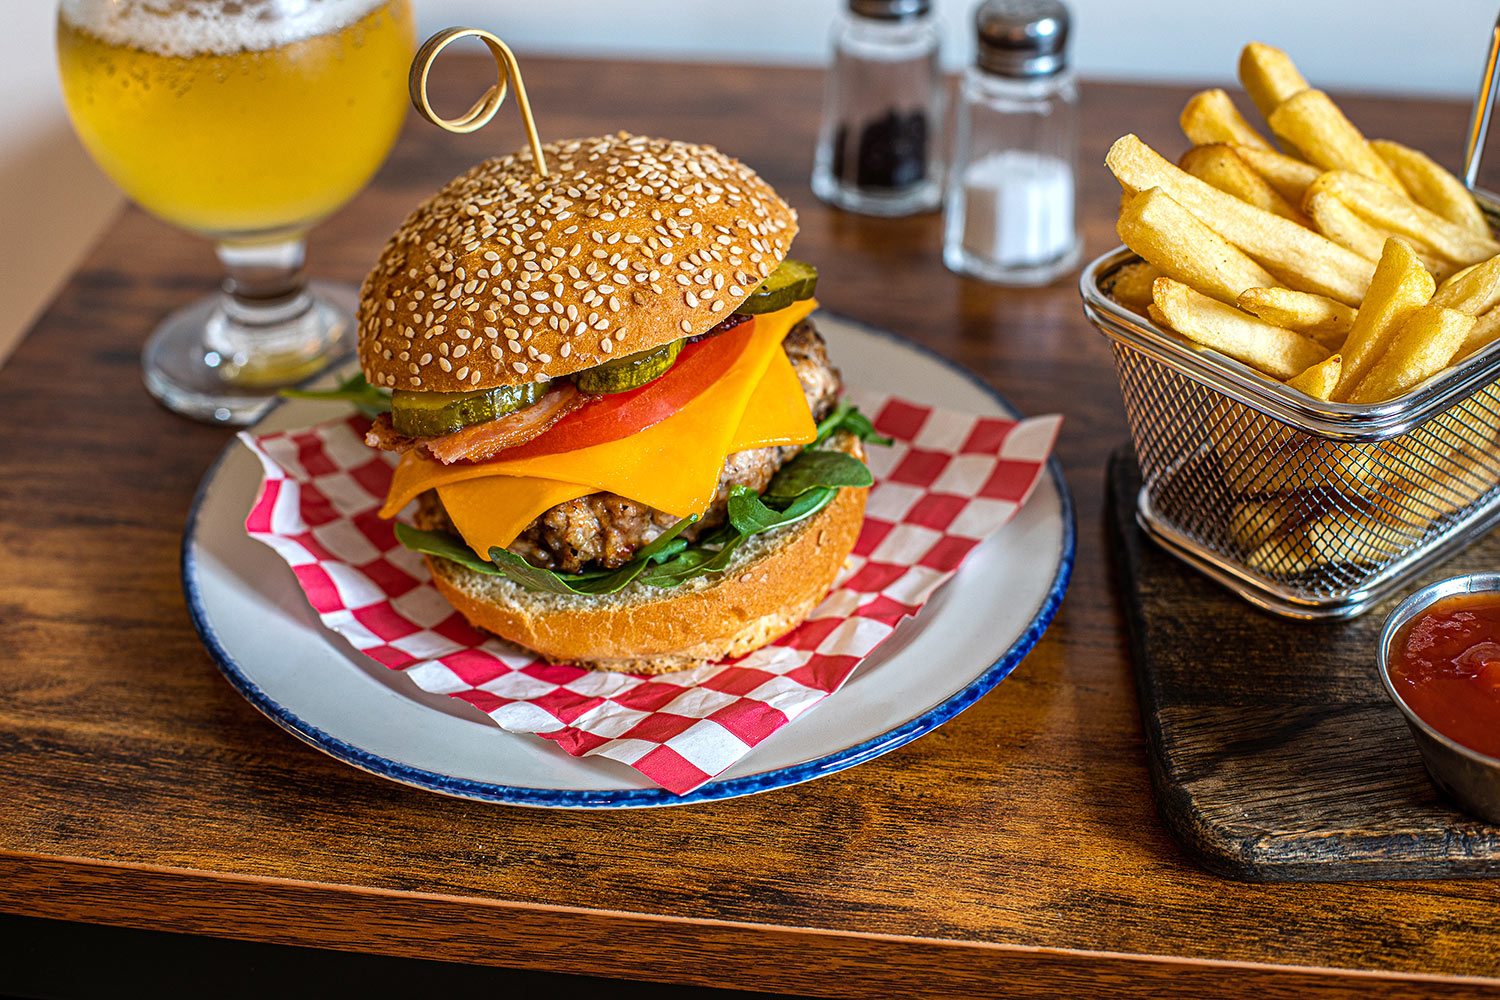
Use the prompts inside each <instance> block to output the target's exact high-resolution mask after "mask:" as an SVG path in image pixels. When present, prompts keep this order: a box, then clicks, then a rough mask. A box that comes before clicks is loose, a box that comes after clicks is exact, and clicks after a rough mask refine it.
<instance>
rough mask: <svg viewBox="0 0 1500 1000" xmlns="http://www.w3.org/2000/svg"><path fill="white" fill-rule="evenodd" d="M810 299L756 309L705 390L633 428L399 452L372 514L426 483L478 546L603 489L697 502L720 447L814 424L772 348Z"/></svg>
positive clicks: (804, 435) (799, 433) (793, 435)
mask: <svg viewBox="0 0 1500 1000" xmlns="http://www.w3.org/2000/svg"><path fill="white" fill-rule="evenodd" d="M813 307H814V303H813V302H811V301H807V302H799V303H797V304H796V305H794V306H791V307H789V308H787V309H783V310H781V311H779V312H776V313H770V314H767V315H763V316H760V317H758V318H757V321H756V329H755V332H754V334H753V336H752V338H751V343H750V344H749V345H748V346H747V347H746V349H745V351H744V353H743V354H742V355H741V356H740V357H739V358H738V359H737V360H736V361H735V364H734V365H733V367H731V369H730V370H729V371H728V372H727V373H725V375H724V376H723V377H722V378H721V379H719V381H718V382H716V383H715V385H714V387H713V389H712V391H709V392H705V393H703V394H702V395H701V396H699V397H697V398H696V399H694V400H692V401H691V402H689V403H688V404H687V405H686V406H684V407H683V408H682V409H681V410H680V411H678V412H677V413H676V414H674V415H672V416H671V417H668V418H667V419H666V420H663V421H662V422H660V423H658V424H657V425H655V426H654V427H650V428H647V429H646V430H644V431H642V432H641V433H639V434H635V435H632V436H631V437H628V438H624V439H622V440H619V441H610V442H606V443H604V444H599V445H594V446H592V447H589V448H581V449H578V450H576V451H572V452H564V453H560V454H555V455H541V456H536V457H533V458H524V459H512V460H506V459H504V458H503V457H502V458H501V459H499V460H497V461H490V462H484V463H478V464H473V465H468V464H456V465H443V464H441V463H439V462H435V461H432V460H430V459H425V458H422V457H420V456H418V455H416V454H415V453H412V452H408V453H407V454H406V455H405V456H404V457H403V458H402V460H401V463H400V465H398V466H397V468H396V473H395V476H394V478H393V480H392V483H391V489H390V493H389V496H388V498H387V500H386V504H385V507H384V508H383V509H382V510H381V514H382V516H385V517H390V516H393V515H394V514H395V513H396V512H398V511H399V510H400V509H401V508H402V507H404V506H405V505H406V504H407V503H408V502H410V500H411V499H412V498H413V497H415V496H416V495H417V494H418V493H421V492H422V491H423V490H427V489H436V490H437V491H438V496H439V497H440V498H441V499H442V501H443V505H444V507H445V508H446V509H447V511H448V514H449V517H450V518H451V519H452V521H453V523H454V527H455V528H457V529H458V530H459V532H460V534H462V535H463V536H464V539H465V541H467V542H468V543H469V545H470V546H471V547H472V548H474V550H475V551H476V552H478V553H480V554H481V555H487V554H488V552H489V549H490V547H491V546H502V547H503V546H505V545H509V544H510V543H511V542H512V541H513V540H514V539H515V537H516V535H518V534H519V533H520V532H521V530H522V529H523V528H525V526H526V525H527V524H529V523H530V522H531V521H532V520H533V519H535V518H536V517H537V515H539V514H541V513H542V512H543V511H545V510H547V509H548V508H549V507H553V506H555V505H557V504H559V503H563V502H565V501H567V500H572V499H575V498H577V497H580V496H584V495H586V494H589V493H594V492H599V491H607V492H611V493H618V494H620V495H621V496H624V497H628V498H630V499H632V500H638V501H640V502H641V503H644V504H647V505H649V506H651V507H655V508H657V509H659V510H664V511H666V512H668V513H670V514H674V515H676V516H678V517H686V516H687V515H689V514H693V513H698V512H700V511H702V510H704V509H705V508H706V507H707V506H708V504H709V502H710V501H711V500H712V499H713V495H714V492H715V491H716V489H717V488H718V480H719V470H720V468H721V467H722V465H723V462H724V456H725V455H728V454H730V453H732V452H736V451H743V450H745V449H747V448H762V447H769V446H771V445H780V444H805V443H807V442H808V441H811V440H812V439H813V437H814V436H815V434H816V428H815V427H814V425H813V421H812V416H811V414H810V413H808V410H807V404H806V400H805V397H804V395H803V393H802V388H801V384H800V383H799V382H798V380H797V375H796V372H795V371H794V370H793V368H792V366H791V363H790V361H788V360H787V358H786V355H785V354H783V353H782V351H781V350H780V347H781V341H782V340H783V339H785V337H786V334H787V333H788V332H790V330H791V328H792V327H793V326H795V325H796V324H797V323H798V322H799V321H800V320H801V319H802V318H803V317H804V316H806V315H807V313H808V312H811V311H812V309H813Z"/></svg>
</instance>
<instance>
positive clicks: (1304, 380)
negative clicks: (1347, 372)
mask: <svg viewBox="0 0 1500 1000" xmlns="http://www.w3.org/2000/svg"><path fill="white" fill-rule="evenodd" d="M1343 367H1344V359H1343V358H1342V357H1341V356H1339V355H1337V354H1335V355H1333V356H1331V357H1327V358H1324V359H1323V360H1322V361H1319V362H1318V363H1317V364H1315V365H1312V366H1311V367H1309V368H1308V369H1307V370H1306V371H1304V372H1302V373H1301V374H1300V375H1298V376H1296V377H1295V378H1289V379H1287V380H1286V385H1287V388H1288V389H1296V390H1297V391H1298V392H1302V393H1306V394H1307V395H1309V396H1311V397H1312V398H1313V399H1323V400H1326V399H1328V398H1329V397H1330V396H1332V395H1333V387H1334V386H1336V385H1338V384H1339V372H1340V371H1341V370H1343Z"/></svg>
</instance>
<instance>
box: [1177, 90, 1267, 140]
mask: <svg viewBox="0 0 1500 1000" xmlns="http://www.w3.org/2000/svg"><path fill="white" fill-rule="evenodd" d="M1178 122H1179V124H1181V125H1182V134H1183V135H1185V136H1187V137H1188V141H1189V142H1191V143H1192V144H1193V145H1195V146H1207V145H1211V144H1213V143H1216V142H1237V143H1241V144H1243V145H1246V146H1254V147H1256V148H1258V149H1266V150H1269V149H1271V144H1270V143H1269V142H1267V141H1266V140H1265V139H1264V138H1262V137H1261V134H1260V133H1259V132H1257V131H1255V129H1254V128H1253V127H1251V125H1250V123H1249V122H1247V121H1245V118H1244V116H1243V115H1241V114H1240V109H1239V108H1236V107H1235V106H1234V101H1232V100H1230V98H1229V95H1228V94H1226V93H1225V92H1224V91H1222V90H1203V91H1199V92H1198V93H1196V94H1194V95H1193V96H1192V97H1190V98H1188V102H1187V105H1186V106H1185V107H1184V108H1183V109H1182V117H1181V118H1179V119H1178Z"/></svg>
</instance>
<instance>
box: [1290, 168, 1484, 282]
mask: <svg viewBox="0 0 1500 1000" xmlns="http://www.w3.org/2000/svg"><path fill="white" fill-rule="evenodd" d="M1307 191H1308V197H1311V196H1312V195H1313V193H1315V192H1318V191H1327V192H1328V193H1330V194H1332V195H1334V196H1335V197H1337V198H1338V199H1339V201H1342V202H1343V203H1344V204H1345V205H1348V206H1349V207H1350V208H1351V209H1353V210H1354V213H1355V214H1356V215H1358V216H1360V217H1361V218H1363V219H1364V220H1365V221H1366V222H1369V223H1372V224H1374V225H1376V226H1379V227H1381V228H1383V229H1388V230H1390V231H1391V232H1392V233H1395V234H1396V235H1397V236H1407V237H1411V238H1412V239H1415V240H1417V241H1419V242H1421V243H1425V244H1427V245H1428V246H1430V247H1432V248H1433V250H1434V251H1436V252H1437V253H1438V254H1439V255H1440V256H1442V257H1444V258H1446V259H1448V260H1450V261H1452V262H1453V263H1455V264H1474V263H1477V262H1478V261H1481V260H1485V259H1486V258H1489V257H1493V256H1495V254H1496V253H1500V243H1496V242H1495V241H1494V240H1492V239H1490V238H1489V237H1487V236H1476V235H1475V234H1473V233H1471V232H1469V231H1468V230H1467V229H1465V228H1464V227H1463V226H1460V225H1458V224H1457V223H1453V222H1449V221H1448V220H1447V219H1445V218H1443V217H1442V216H1441V215H1438V214H1436V213H1435V212H1429V211H1428V210H1427V209H1425V208H1423V207H1422V206H1421V205H1418V204H1417V203H1416V202H1414V201H1412V200H1411V199H1409V198H1406V197H1404V196H1402V195H1399V194H1396V193H1395V192H1393V191H1391V190H1390V189H1389V188H1386V187H1383V186H1382V185H1380V184H1378V183H1376V182H1375V181H1372V180H1370V179H1369V178H1368V177H1365V176H1363V175H1361V174H1356V173H1352V172H1350V171H1347V170H1329V171H1327V172H1325V173H1324V174H1323V176H1321V177H1319V178H1318V179H1317V180H1316V181H1313V183H1312V184H1311V185H1310V186H1309V187H1308V189H1307Z"/></svg>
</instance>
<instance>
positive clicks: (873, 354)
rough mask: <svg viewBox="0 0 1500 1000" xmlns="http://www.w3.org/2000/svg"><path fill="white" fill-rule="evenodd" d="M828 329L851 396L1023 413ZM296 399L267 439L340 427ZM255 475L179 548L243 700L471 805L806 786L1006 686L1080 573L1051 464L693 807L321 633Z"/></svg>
mask: <svg viewBox="0 0 1500 1000" xmlns="http://www.w3.org/2000/svg"><path fill="white" fill-rule="evenodd" d="M817 319H818V329H819V330H820V331H821V332H822V334H823V336H824V337H825V338H827V340H828V345H829V354H830V355H831V356H832V357H833V359H834V361H835V363H836V364H837V365H838V366H839V367H840V368H841V369H842V370H843V373H844V377H845V379H846V380H847V381H848V382H850V383H851V384H854V385H859V386H863V387H868V388H871V389H877V390H884V391H888V392H896V393H899V394H901V395H902V396H905V397H906V398H908V399H915V400H918V401H921V402H926V403H933V404H937V405H941V406H945V407H948V408H950V409H957V410H965V411H968V412H971V413H979V414H986V415H999V416H1008V417H1015V416H1017V414H1016V412H1015V410H1014V409H1013V408H1012V407H1011V406H1010V405H1009V404H1008V403H1006V402H1005V400H1004V399H1002V398H1001V397H1000V396H999V395H998V394H996V393H995V392H994V390H992V389H990V388H989V387H988V386H987V385H986V384H984V383H983V382H982V381H980V380H979V379H978V378H976V377H975V376H974V375H972V374H970V373H969V372H967V371H965V370H963V369H961V368H959V367H957V366H956V365H954V364H952V363H951V362H948V361H946V360H944V359H943V358H941V357H939V356H937V355H935V354H931V353H929V352H927V351H924V350H923V349H921V348H919V347H916V346H915V345H913V344H910V343H908V342H906V341H904V340H901V339H899V338H897V337H895V336H894V335H893V334H889V333H885V332H883V331H879V330H873V329H869V328H866V327H862V326H859V325H856V324H854V323H852V322H850V321H848V320H842V319H839V318H837V317H834V316H830V315H828V314H826V313H823V314H819V316H818V317H817ZM341 405H344V404H330V403H317V402H308V401H303V400H290V401H288V402H286V403H285V404H283V405H281V406H279V407H277V408H276V409H275V410H273V411H272V412H271V414H270V415H269V416H268V417H266V419H265V420H264V421H262V422H261V424H260V425H259V426H258V427H257V428H256V429H257V430H259V431H270V430H281V429H288V428H295V427H304V426H308V425H310V424H313V423H317V422H319V421H321V420H326V419H330V418H331V417H334V416H336V415H337V414H338V412H339V411H338V410H337V409H335V407H336V406H341ZM260 475H261V474H260V465H259V463H258V462H257V461H256V459H255V457H254V456H253V455H251V453H250V452H249V450H248V449H246V448H245V447H244V446H243V445H241V444H239V443H238V442H235V443H232V444H230V445H229V446H228V447H227V448H226V449H225V450H224V453H223V454H222V455H220V456H219V460H218V461H217V462H216V463H215V465H214V467H213V468H212V469H210V470H209V472H208V474H207V475H206V476H205V477H204V479H203V484H202V486H201V487H200V488H199V491H198V497H197V499H196V501H195V502H194V504H193V510H192V513H191V514H190V515H189V518H188V525H187V532H186V535H185V537H184V539H183V550H182V578H183V588H184V590H185V592H186V595H187V602H188V608H189V610H190V611H191V612H192V616H193V622H194V624H195V625H196V626H197V628H198V632H199V635H201V636H202V638H203V642H204V644H205V645H206V646H207V647H208V650H209V652H210V653H212V654H213V657H214V659H215V660H217V661H218V664H219V667H220V669H221V670H223V671H224V674H225V676H226V677H228V678H229V681H230V683H232V684H233V685H234V686H235V687H236V688H237V689H238V690H239V691H240V693H241V694H243V695H244V696H245V697H246V698H248V699H249V700H250V702H251V703H252V704H253V705H255V707H256V708H258V709H260V711H262V712H264V713H265V714H266V715H267V716H268V717H269V718H270V719H271V720H272V721H274V722H276V723H277V724H278V725H280V726H282V727H283V728H285V729H287V730H288V731H290V732H291V733H293V734H294V735H296V736H297V737H298V738H300V739H302V740H304V741H306V742H308V743H310V744H312V745H313V746H315V747H317V748H318V749H320V750H323V751H324V752H326V753H329V754H331V755H332V756H334V757H337V758H338V759H340V760H342V761H344V762H346V763H349V764H352V765H354V766H355V767H359V768H362V769H364V770H367V771H370V772H371V773H374V774H378V775H380V776H382V777H386V778H390V779H392V780H395V781H400V782H403V783H406V784H410V785H416V786H418V787H421V788H426V789H430V790H432V791H436V792H442V793H445V794H449V795H457V796H462V797H465V798H472V799H482V800H486V801H492V802H506V803H511V804H515V805H528V806H552V807H563V808H591V807H594V808H597V807H606V808H608V807H626V806H657V805H677V804H682V803H688V802H700V801H704V800H709V799H724V798H731V797H733V796H738V795H748V794H751V793H753V792H759V791H764V790H766V789H770V788H780V787H782V786H785V785H791V784H795V783H797V782H801V781H807V780H809V779H812V778H816V777H819V776H821V775H824V774H831V773H832V772H834V771H840V770H843V769H844V768H846V767H852V766H853V765H855V764H859V763H862V762H863V761H867V760H870V759H871V758H873V757H877V756H879V755H880V754H883V753H885V752H887V751H889V750H893V749H895V748H896V747H898V746H900V745H902V744H903V743H906V742H908V741H910V740H912V739H915V738H916V737H918V736H920V735H922V734H923V733H925V732H928V731H929V730H931V729H933V728H935V727H937V726H939V725H941V724H942V723H943V722H946V721H947V720H948V719H951V718H952V717H953V716H955V715H957V714H958V713H959V712H960V711H962V710H963V709H965V708H967V707H968V706H969V705H971V704H973V703H974V701H975V700H976V699H977V698H979V696H980V695H982V694H984V693H985V692H987V691H989V690H990V689H991V688H993V687H994V686H995V685H996V684H998V683H999V682H1000V681H1001V680H1003V679H1004V678H1005V676H1006V675H1007V674H1009V673H1010V671H1011V670H1012V669H1013V668H1014V667H1015V665H1016V664H1017V663H1018V662H1020V660H1021V658H1022V657H1023V656H1025V655H1026V653H1027V651H1029V650H1030V649H1031V647H1032V646H1033V645H1034V644H1035V643H1036V641H1037V639H1038V638H1040V636H1041V634H1042V632H1043V630H1045V629H1046V627H1047V624H1048V622H1050V621H1051V620H1052V615H1053V614H1054V613H1055V611H1056V610H1057V606H1058V603H1059V602H1060V601H1061V600H1062V596H1063V592H1064V590H1065V589H1066V588H1067V585H1068V576H1069V574H1070V572H1071V570H1072V567H1073V549H1074V528H1073V510H1072V501H1071V499H1070V498H1069V496H1068V491H1067V486H1066V485H1065V484H1064V482H1063V479H1062V474H1061V472H1060V470H1059V469H1058V466H1057V463H1056V462H1055V461H1053V462H1052V463H1050V464H1049V466H1048V474H1047V475H1046V476H1043V477H1042V480H1041V482H1040V483H1039V484H1038V485H1037V488H1036V490H1035V492H1034V493H1033V494H1032V496H1031V499H1030V500H1029V501H1028V502H1027V504H1026V506H1025V507H1024V508H1022V510H1021V511H1020V512H1019V513H1018V514H1017V515H1016V517H1015V519H1014V520H1012V521H1011V522H1010V523H1009V524H1007V525H1006V526H1005V527H1004V528H1002V529H1001V530H1000V531H999V532H998V533H997V534H996V535H995V536H993V537H992V538H990V539H988V540H987V541H986V542H984V544H982V545H980V546H979V547H978V548H976V549H975V550H974V551H973V552H972V553H971V554H970V555H969V557H968V559H967V560H965V562H964V564H963V566H962V567H961V568H960V569H959V572H958V574H957V575H956V576H955V577H954V578H953V579H952V580H950V581H949V582H948V583H947V585H945V586H944V587H943V588H942V589H941V590H939V591H938V593H937V594H936V595H934V597H933V598H932V600H930V601H929V602H928V603H927V605H926V607H924V608H923V609H922V611H921V613H920V614H918V615H917V616H916V617H915V618H908V619H906V620H905V621H904V622H902V623H901V625H900V626H899V627H898V628H897V629H896V631H895V633H894V634H893V635H892V636H891V637H890V638H889V639H887V640H886V641H885V643H884V644H883V645H881V646H880V647H879V648H878V649H876V650H875V652H874V653H873V654H871V656H870V657H869V658H868V659H867V660H866V661H865V662H864V663H863V664H862V665H861V666H860V667H859V669H858V670H857V671H855V673H854V676H853V677H851V678H850V679H849V681H848V683H847V684H845V685H844V687H843V688H842V689H841V690H839V691H838V692H837V693H835V694H834V695H832V696H831V697H829V698H828V699H826V700H825V701H823V702H822V703H821V704H819V705H818V706H817V707H816V708H815V709H813V710H812V711H811V712H809V713H808V715H807V716H806V717H805V718H803V719H799V720H798V721H796V722H795V723H792V724H791V725H788V726H786V727H785V728H783V729H781V730H779V731H778V732H777V733H776V734H775V735H773V736H771V737H770V738H769V739H767V740H766V741H765V742H764V743H762V744H761V745H760V746H758V747H756V748H755V749H754V750H753V751H751V753H750V754H749V755H747V756H746V757H745V758H744V759H742V760H741V761H740V762H739V763H737V764H736V765H735V766H734V767H732V768H730V769H729V770H728V771H726V772H724V773H723V774H722V775H720V776H719V777H718V778H715V779H714V780H713V781H710V782H708V783H707V784H705V785H703V786H702V787H701V788H699V789H697V790H696V791H693V792H691V793H689V794H687V795H680V796H679V795H673V794H672V793H670V792H667V791H665V790H664V789H661V788H658V787H656V786H655V785H654V784H652V783H651V782H649V781H648V780H647V779H646V778H644V777H643V776H641V775H640V774H637V773H636V772H635V771H633V770H631V769H629V768H627V767H625V766H623V765H620V764H616V763H614V762H611V761H608V760H604V759H602V758H597V757H589V758H577V757H570V756H568V755H567V754H565V753H563V752H562V751H561V750H558V749H557V748H556V747H554V746H553V745H552V744H551V743H550V742H547V741H545V740H542V739H538V738H535V737H530V736H519V735H513V734H510V733H506V732H503V731H502V730H500V729H499V728H497V727H496V726H495V724H494V723H492V722H491V721H490V720H489V719H488V718H487V717H486V716H485V715H483V714H482V713H480V712H479V711H478V710H477V709H475V708H472V707H471V706H469V705H467V704H465V703H463V702H460V701H458V700H457V699H454V698H449V697H446V696H444V695H435V694H427V693H425V692H423V691H421V690H419V689H418V688H417V687H416V685H415V684H413V683H412V682H411V681H409V680H407V678H406V677H405V676H404V675H403V674H401V673H399V672H396V671H393V670H389V669H387V668H386V667H383V666H381V665H380V664H378V663H376V662H374V661H373V660H370V659H368V658H366V657H365V656H364V655H362V654H360V653H358V652H356V651H355V650H354V649H353V648H352V647H351V646H349V645H348V644H347V643H345V642H344V640H343V639H342V638H341V637H339V636H338V635H337V634H335V633H333V632H330V631H328V630H327V629H325V628H324V627H323V626H322V624H321V623H320V622H319V621H318V618H317V615H316V614H314V612H313V610H312V608H311V607H309V606H308V604H307V601H306V600H305V599H304V597H303V595H302V592H301V590H300V589H299V588H298V586H297V583H296V580H295V579H294V578H293V576H292V573H291V570H290V569H288V568H287V565H286V564H285V563H284V562H282V560H281V559H280V557H278V556H277V555H276V554H275V553H274V552H273V551H271V549H269V548H268V547H266V546H265V545H262V544H261V543H260V542H257V541H254V540H252V539H251V538H250V537H249V536H248V535H247V534H246V533H245V527H244V523H245V516H246V514H247V513H248V512H249V510H250V505H251V503H252V502H253V500H254V498H255V493H256V490H257V488H258V486H259V483H260Z"/></svg>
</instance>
